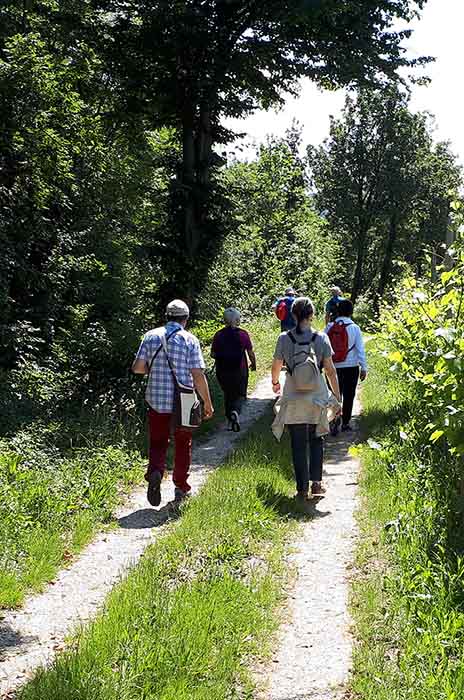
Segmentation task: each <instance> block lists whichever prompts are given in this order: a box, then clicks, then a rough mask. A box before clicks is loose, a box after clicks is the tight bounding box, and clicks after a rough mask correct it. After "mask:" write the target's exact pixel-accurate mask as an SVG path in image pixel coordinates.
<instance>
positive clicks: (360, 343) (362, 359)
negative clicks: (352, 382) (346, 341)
mask: <svg viewBox="0 0 464 700" xmlns="http://www.w3.org/2000/svg"><path fill="white" fill-rule="evenodd" d="M355 347H356V350H357V352H358V360H359V364H360V367H361V372H360V375H359V376H360V379H361V381H362V382H363V381H364V380H365V378H366V377H367V359H366V350H365V348H364V339H363V337H362V333H361V329H360V328H359V326H357V327H356V340H355Z"/></svg>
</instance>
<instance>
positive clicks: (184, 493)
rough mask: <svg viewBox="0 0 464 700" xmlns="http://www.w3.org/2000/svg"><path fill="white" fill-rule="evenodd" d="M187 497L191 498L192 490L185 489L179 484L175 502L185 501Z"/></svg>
mask: <svg viewBox="0 0 464 700" xmlns="http://www.w3.org/2000/svg"><path fill="white" fill-rule="evenodd" d="M186 498H190V491H183V490H182V489H180V488H179V487H178V486H176V488H175V489H174V501H175V503H181V501H185V499H186Z"/></svg>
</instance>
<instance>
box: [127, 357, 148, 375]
mask: <svg viewBox="0 0 464 700" xmlns="http://www.w3.org/2000/svg"><path fill="white" fill-rule="evenodd" d="M131 369H132V371H133V373H134V374H148V364H147V363H146V361H145V360H139V359H137V358H135V360H134V362H133V363H132V367H131Z"/></svg>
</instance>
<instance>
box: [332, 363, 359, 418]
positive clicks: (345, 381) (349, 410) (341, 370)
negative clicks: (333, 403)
mask: <svg viewBox="0 0 464 700" xmlns="http://www.w3.org/2000/svg"><path fill="white" fill-rule="evenodd" d="M337 376H338V385H339V387H340V394H341V395H342V423H343V425H348V423H349V422H350V420H351V416H352V414H353V403H354V397H355V394H356V387H357V386H358V379H359V367H358V366H356V367H337Z"/></svg>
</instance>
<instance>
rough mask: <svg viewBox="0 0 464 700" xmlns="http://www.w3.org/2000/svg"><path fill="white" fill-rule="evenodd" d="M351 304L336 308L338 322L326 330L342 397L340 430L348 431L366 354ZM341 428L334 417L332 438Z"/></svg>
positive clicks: (362, 374) (365, 374)
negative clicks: (332, 351)
mask: <svg viewBox="0 0 464 700" xmlns="http://www.w3.org/2000/svg"><path fill="white" fill-rule="evenodd" d="M352 316H353V304H352V302H351V301H350V300H349V299H342V300H341V301H340V302H339V304H338V311H337V318H336V319H335V321H333V322H332V323H329V325H328V326H327V328H326V333H327V334H328V336H329V338H330V341H331V343H332V347H333V350H334V357H333V360H334V365H335V369H336V370H337V376H338V384H339V386H340V393H341V395H342V421H341V422H342V430H343V431H345V430H351V425H350V421H351V416H352V414H353V403H354V397H355V395H356V387H357V385H358V380H359V379H361V381H362V382H363V381H364V380H365V378H366V377H367V361H366V351H365V349H364V340H363V337H362V333H361V329H360V328H359V326H358V325H357V324H356V323H355V322H354V321H353V318H352ZM339 426H340V418H339V417H337V418H336V419H335V420H334V421H333V423H332V425H331V433H332V435H336V434H337V432H338V428H339Z"/></svg>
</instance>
